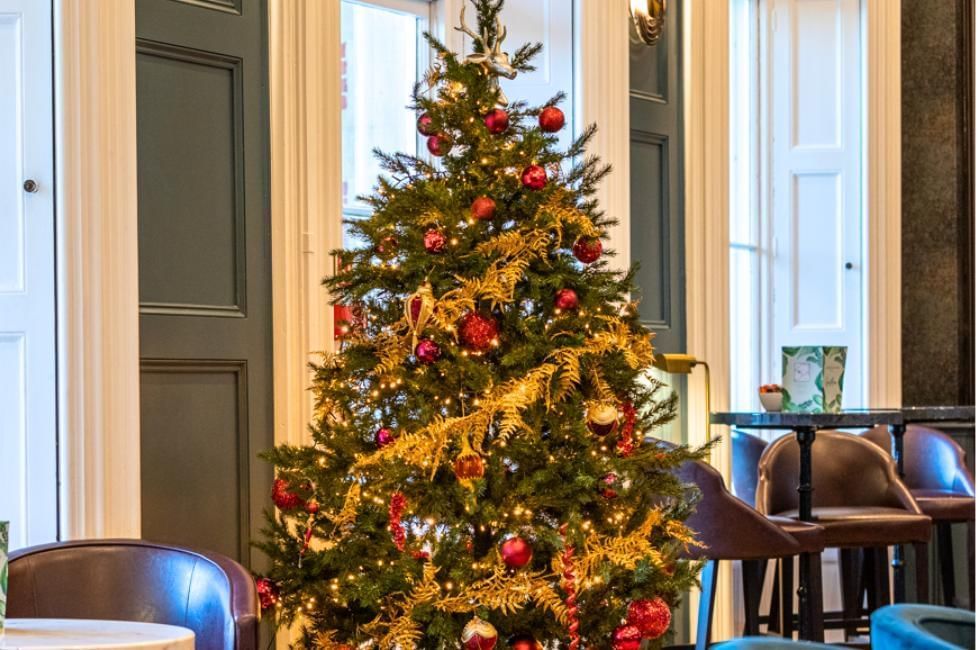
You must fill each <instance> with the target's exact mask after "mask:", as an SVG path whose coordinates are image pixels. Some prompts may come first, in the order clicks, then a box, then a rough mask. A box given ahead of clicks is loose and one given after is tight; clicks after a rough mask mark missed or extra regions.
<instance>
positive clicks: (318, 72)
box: [269, 0, 342, 445]
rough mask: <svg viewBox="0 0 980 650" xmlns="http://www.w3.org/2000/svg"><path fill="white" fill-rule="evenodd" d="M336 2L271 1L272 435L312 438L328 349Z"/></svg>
mask: <svg viewBox="0 0 980 650" xmlns="http://www.w3.org/2000/svg"><path fill="white" fill-rule="evenodd" d="M340 54H341V50H340V3H339V2H330V3H321V2H307V1H306V0H277V1H276V2H270V3H269V88H270V99H269V115H270V128H271V132H270V143H271V146H270V150H271V155H272V161H271V185H272V303H273V374H274V378H275V382H274V384H275V395H274V399H275V409H274V419H275V441H276V443H277V444H281V443H289V444H297V445H298V444H304V443H307V442H308V441H309V439H310V438H309V432H308V429H307V427H308V425H309V423H310V421H311V420H312V414H313V396H312V394H311V392H310V391H309V390H308V389H309V386H310V383H311V374H310V371H309V369H308V366H307V363H308V361H311V360H315V358H316V355H317V353H319V352H323V351H329V350H331V349H332V346H333V312H332V309H331V308H330V305H329V296H328V295H327V292H326V291H325V290H324V289H323V286H322V285H321V281H322V279H323V278H324V277H325V276H327V275H329V274H331V273H332V272H333V268H332V258H331V256H330V251H331V250H332V249H334V248H339V247H340V244H341V237H342V234H341V204H340V197H341V169H340V166H341V160H342V158H341V56H340Z"/></svg>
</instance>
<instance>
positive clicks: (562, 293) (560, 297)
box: [555, 288, 578, 311]
mask: <svg viewBox="0 0 980 650" xmlns="http://www.w3.org/2000/svg"><path fill="white" fill-rule="evenodd" d="M555 308H556V309H560V310H562V311H570V310H572V309H578V294H577V293H575V290H574V289H567V288H566V289H559V290H558V291H557V292H556V293H555Z"/></svg>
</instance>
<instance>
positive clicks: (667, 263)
mask: <svg viewBox="0 0 980 650" xmlns="http://www.w3.org/2000/svg"><path fill="white" fill-rule="evenodd" d="M680 6H681V3H679V2H675V3H671V4H669V8H668V11H667V25H666V27H665V29H664V33H663V36H662V37H661V39H660V41H659V42H658V43H657V44H656V45H654V46H653V47H651V46H648V45H645V44H640V43H636V42H631V43H630V260H631V261H633V262H639V263H640V271H639V274H638V275H637V277H636V282H637V285H638V287H639V298H640V299H641V301H640V318H641V320H642V321H643V324H644V325H646V326H647V327H648V328H649V329H650V330H651V331H652V332H654V333H655V334H656V339H655V340H654V345H655V346H656V348H657V350H658V351H660V352H684V351H685V349H684V348H685V335H684V238H683V229H684V202H683V197H682V191H683V190H682V188H683V169H684V168H683V164H684V163H683V158H682V147H683V143H682V134H683V132H684V131H683V123H682V120H683V108H682V106H681V97H682V93H681V90H680V88H681V87H680V83H681V63H682V61H681V38H680V36H681V32H680V27H681V22H680V20H681V18H680ZM624 24H625V21H624Z"/></svg>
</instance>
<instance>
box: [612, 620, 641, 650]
mask: <svg viewBox="0 0 980 650" xmlns="http://www.w3.org/2000/svg"><path fill="white" fill-rule="evenodd" d="M641 643H643V636H642V635H641V634H640V630H639V629H638V628H637V627H636V626H635V625H620V626H619V627H617V628H616V630H615V631H614V632H613V638H612V647H613V650H640V644H641Z"/></svg>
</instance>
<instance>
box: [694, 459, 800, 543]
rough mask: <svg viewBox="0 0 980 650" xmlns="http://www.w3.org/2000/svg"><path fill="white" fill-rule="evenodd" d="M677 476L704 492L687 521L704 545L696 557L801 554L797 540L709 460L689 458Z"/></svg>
mask: <svg viewBox="0 0 980 650" xmlns="http://www.w3.org/2000/svg"><path fill="white" fill-rule="evenodd" d="M677 476H678V478H679V479H680V480H681V481H683V482H685V483H689V484H693V485H694V486H696V487H697V488H698V490H700V492H701V500H700V501H699V502H698V504H697V510H696V511H695V512H694V514H693V515H691V516H690V517H689V518H688V519H687V521H686V522H685V523H686V524H687V526H688V527H689V528H690V529H691V530H692V531H693V532H694V533H695V535H696V536H697V539H698V541H699V542H701V543H702V544H704V548H700V549H693V550H692V556H694V557H698V558H705V559H708V560H755V559H764V558H773V557H788V556H791V555H796V554H797V553H799V550H800V545H799V544H797V542H796V540H795V539H793V538H792V537H791V536H790V535H787V534H786V533H784V532H783V531H782V530H780V528H779V527H778V526H776V525H775V524H773V523H771V522H770V521H769V520H768V519H766V518H765V517H764V516H763V515H761V514H760V513H759V512H758V511H757V510H756V509H755V508H753V507H751V506H749V505H747V504H746V503H744V502H743V501H741V500H740V499H738V498H736V497H735V496H734V495H733V494H732V493H731V492H729V491H728V490H727V489H726V488H725V480H724V478H723V477H722V475H721V473H719V472H718V470H716V469H715V468H714V467H712V466H711V465H709V464H708V463H705V462H703V461H699V460H697V461H688V462H686V463H684V464H683V465H681V467H680V468H679V469H678V470H677Z"/></svg>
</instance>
